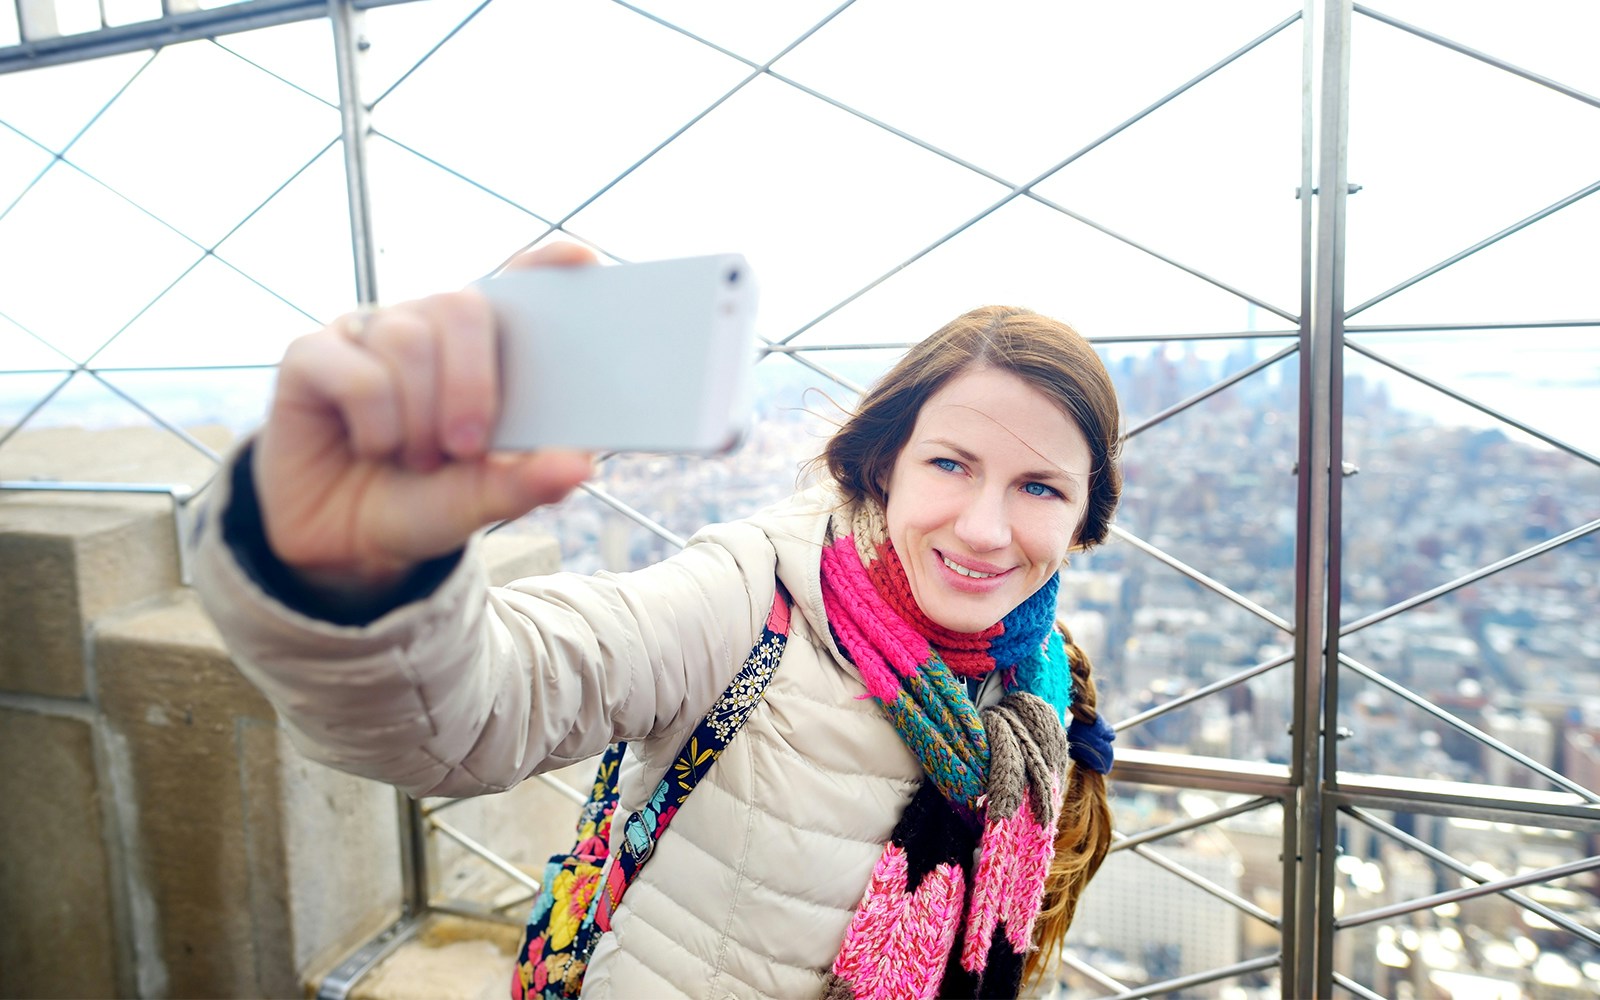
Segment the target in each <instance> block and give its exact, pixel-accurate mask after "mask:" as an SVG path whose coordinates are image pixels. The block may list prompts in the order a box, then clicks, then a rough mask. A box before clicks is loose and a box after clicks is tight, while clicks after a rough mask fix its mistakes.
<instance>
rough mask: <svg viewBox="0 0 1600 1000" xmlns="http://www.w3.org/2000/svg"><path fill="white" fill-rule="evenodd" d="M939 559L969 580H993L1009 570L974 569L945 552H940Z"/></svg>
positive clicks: (951, 569) (947, 567)
mask: <svg viewBox="0 0 1600 1000" xmlns="http://www.w3.org/2000/svg"><path fill="white" fill-rule="evenodd" d="M939 560H940V561H941V562H943V563H944V566H945V568H946V569H948V570H950V571H951V572H952V573H955V574H956V575H957V576H963V577H966V578H967V579H969V580H992V579H994V578H995V577H997V576H1001V575H1003V574H1004V573H1005V572H1007V571H1006V570H1001V569H998V568H993V567H991V568H990V569H988V570H982V569H974V568H973V567H971V566H965V565H962V564H961V563H958V562H956V561H955V560H954V559H951V558H950V557H949V556H947V555H945V554H944V553H943V552H940V553H939Z"/></svg>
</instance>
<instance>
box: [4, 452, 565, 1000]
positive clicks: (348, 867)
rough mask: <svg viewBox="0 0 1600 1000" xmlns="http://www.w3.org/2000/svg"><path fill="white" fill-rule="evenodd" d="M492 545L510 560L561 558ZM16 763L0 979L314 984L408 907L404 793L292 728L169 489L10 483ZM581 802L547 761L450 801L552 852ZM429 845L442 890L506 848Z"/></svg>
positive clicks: (496, 833)
mask: <svg viewBox="0 0 1600 1000" xmlns="http://www.w3.org/2000/svg"><path fill="white" fill-rule="evenodd" d="M10 471H11V470H8V469H6V468H5V466H4V464H3V463H0V479H8V478H13V476H12V475H7V474H6V473H8V472H10ZM13 475H14V474H13ZM74 478H83V477H81V476H78V477H74ZM488 550H489V555H490V561H491V572H492V574H493V575H494V576H495V577H497V578H499V579H510V578H513V577H516V576H523V575H530V574H533V573H543V572H549V571H551V570H553V569H554V568H555V567H556V564H557V561H558V555H557V549H556V546H555V544H554V543H553V542H552V541H551V540H549V539H547V538H544V537H542V536H533V535H525V534H524V535H516V534H512V533H510V532H501V533H498V534H496V535H494V536H492V537H491V539H490V544H489V546H488ZM0 761H3V762H4V766H3V767H0V797H3V799H0V800H3V801H4V802H5V803H6V808H5V809H4V810H0V926H3V927H4V928H5V932H4V933H0V996H12V997H15V996H27V997H41V998H42V997H113V996H140V997H156V996H174V997H256V996H263V997H288V996H296V995H306V994H307V992H308V990H309V991H312V992H314V989H315V986H316V984H317V982H318V981H319V980H320V978H321V976H322V975H323V974H324V973H325V972H326V971H327V970H328V969H330V968H332V967H333V966H334V965H335V964H336V963H337V962H339V961H340V960H341V959H342V958H344V957H345V956H346V955H347V954H349V953H350V952H351V951H352V950H353V949H355V948H356V947H358V946H359V945H361V944H362V943H364V942H366V941H367V940H369V939H371V938H372V937H373V936H374V935H375V934H377V933H378V932H379V931H381V930H383V929H384V928H385V927H387V926H389V925H390V924H391V923H392V922H393V921H394V920H395V919H396V918H397V917H398V916H399V914H400V910H401V900H402V877H401V863H400V852H399V844H400V828H399V824H400V819H399V816H400V812H401V810H400V807H399V797H398V796H397V794H396V793H395V792H394V791H393V790H392V789H389V788H388V787H386V786H381V785H378V784H375V783H372V782H368V781H365V780H362V779H358V778H354V777H350V776H348V775H344V774H340V773H337V772H334V771H331V770H329V769H327V768H324V767H321V766H320V765H317V764H313V763H311V762H309V761H307V760H306V759H304V758H303V757H301V756H300V755H299V754H298V753H296V752H295V751H294V750H293V749H292V748H291V747H290V746H289V745H288V743H287V741H286V739H285V738H284V736H283V735H282V733H281V732H280V730H279V727H278V725H277V721H276V719H275V717H274V715H273V712H272V709H271V708H270V706H268V705H267V703H266V702H265V701H264V700H263V699H262V698H261V697H260V695H259V694H257V693H256V691H255V690H254V689H253V688H252V687H250V685H248V684H247V683H246V682H245V681H244V680H243V679H242V677H241V676H240V675H239V673H238V672H237V670H235V669H234V667H233V664H232V663H231V661H230V660H229V658H228V656H227V654H226V652H225V650H224V649H223V647H222V645H221V642H220V640H219V639H218V636H217V634H216V632H215V630H214V629H213V627H212V625H211V623H210V621H209V620H208V619H207V618H206V616H205V614H204V613H203V612H202V610H201V609H200V606H199V604H198V602H197V600H196V598H195V595H194V593H193V592H192V591H190V590H189V589H188V588H186V587H185V586H183V585H182V583H181V581H180V560H179V557H178V538H177V530H176V526H175V518H174V513H173V506H172V503H171V501H170V500H169V499H168V498H167V497H164V496H159V497H130V496H116V497H107V496H86V495H83V494H71V493H31V492H9V491H6V492H0ZM573 812H574V810H573V808H572V807H571V806H570V805H567V804H566V803H564V802H561V801H560V800H558V799H556V798H555V797H554V796H553V795H552V794H551V793H550V792H548V791H547V790H544V791H541V787H540V786H537V785H535V784H534V783H530V784H529V785H528V786H526V788H525V790H519V793H518V794H511V795H505V796H494V797H490V798H486V799H484V800H481V801H476V802H472V803H467V804H463V805H461V806H458V807H454V808H452V809H451V810H450V811H449V812H448V813H447V814H446V815H447V816H448V817H449V820H450V822H451V823H452V824H453V825H456V826H459V827H460V828H462V829H463V830H465V831H468V832H470V833H471V834H472V836H474V837H475V838H479V839H483V840H484V841H485V842H487V843H489V844H490V845H491V846H494V847H495V848H496V849H498V850H502V851H504V852H505V853H507V854H508V855H510V856H511V857H512V859H513V860H514V861H516V862H518V863H519V864H522V865H523V866H525V867H528V868H531V869H532V870H534V871H535V872H537V869H538V862H539V860H540V859H541V858H542V856H543V855H544V854H548V853H549V852H550V851H552V850H554V849H556V847H555V845H556V843H558V842H559V841H560V839H561V837H562V832H561V828H562V825H563V823H565V824H567V829H568V831H570V822H571V820H570V817H571V816H572V815H573ZM431 853H433V855H434V863H435V871H436V873H437V881H438V883H439V885H440V888H439V889H436V890H435V893H436V895H437V894H438V892H440V891H446V892H447V891H448V890H449V889H450V888H451V886H452V885H456V884H463V885H464V884H467V883H471V882H474V881H475V880H476V873H477V872H478V869H486V867H487V866H485V865H484V864H483V863H482V862H481V861H478V860H477V859H475V858H473V857H471V856H469V855H465V854H464V852H461V851H459V850H456V849H454V848H441V849H439V850H437V851H434V852H431ZM509 968H510V967H509V965H506V966H505V968H504V970H503V974H504V975H505V976H509ZM495 974H496V975H500V974H501V973H500V971H499V970H496V972H495ZM501 981H502V982H504V981H505V980H504V979H503V978H502V979H501Z"/></svg>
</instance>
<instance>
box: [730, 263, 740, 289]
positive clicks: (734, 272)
mask: <svg viewBox="0 0 1600 1000" xmlns="http://www.w3.org/2000/svg"><path fill="white" fill-rule="evenodd" d="M738 283H739V269H738V268H737V267H734V268H729V269H728V284H730V285H737V284H738Z"/></svg>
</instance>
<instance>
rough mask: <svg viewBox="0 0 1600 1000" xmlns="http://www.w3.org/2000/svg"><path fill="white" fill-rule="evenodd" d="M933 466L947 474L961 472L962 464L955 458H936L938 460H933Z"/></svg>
mask: <svg viewBox="0 0 1600 1000" xmlns="http://www.w3.org/2000/svg"><path fill="white" fill-rule="evenodd" d="M931 464H932V465H934V466H937V467H938V468H941V469H943V470H944V471H946V472H960V471H961V463H960V462H957V461H956V460H955V459H953V458H936V459H934V460H933V462H932V463H931Z"/></svg>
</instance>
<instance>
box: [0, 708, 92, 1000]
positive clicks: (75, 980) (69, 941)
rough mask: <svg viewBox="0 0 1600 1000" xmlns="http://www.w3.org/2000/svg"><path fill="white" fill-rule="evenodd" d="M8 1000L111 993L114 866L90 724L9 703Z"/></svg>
mask: <svg viewBox="0 0 1600 1000" xmlns="http://www.w3.org/2000/svg"><path fill="white" fill-rule="evenodd" d="M0 760H3V761H5V766H4V767H0V802H4V803H5V808H4V809H0V926H3V927H4V928H5V931H4V933H0V996H7V997H23V996H27V997H93V996H111V995H114V994H116V993H117V992H118V989H117V972H118V970H117V961H116V957H117V937H116V931H115V927H114V924H113V907H112V905H111V903H110V899H111V893H110V885H111V877H112V868H111V861H110V858H109V856H108V853H107V849H106V842H105V812H104V809H103V806H102V801H101V792H100V785H99V781H98V779H97V776H96V767H95V748H94V733H93V731H92V726H91V722H90V720H89V719H87V718H81V719H80V718H72V717H66V716H49V715H42V714H37V713H34V712H30V711H26V710H17V709H11V708H3V707H0Z"/></svg>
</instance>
